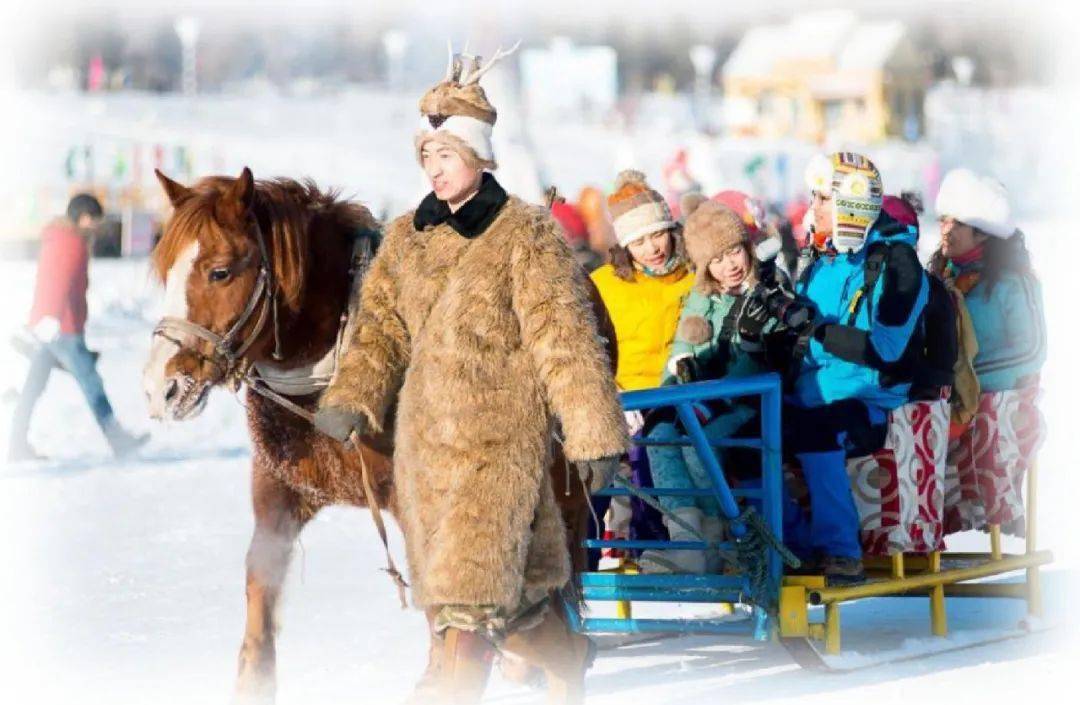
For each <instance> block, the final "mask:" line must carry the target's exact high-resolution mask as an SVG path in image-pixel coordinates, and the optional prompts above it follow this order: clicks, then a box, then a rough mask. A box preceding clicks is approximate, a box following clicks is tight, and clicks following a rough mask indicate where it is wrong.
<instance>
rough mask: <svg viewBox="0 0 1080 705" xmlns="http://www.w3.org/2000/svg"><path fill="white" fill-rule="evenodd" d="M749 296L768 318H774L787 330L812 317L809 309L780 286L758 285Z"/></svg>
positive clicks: (797, 326)
mask: <svg viewBox="0 0 1080 705" xmlns="http://www.w3.org/2000/svg"><path fill="white" fill-rule="evenodd" d="M750 296H752V297H754V298H755V299H757V300H758V301H760V302H761V303H762V304H763V305H764V306H765V310H766V311H768V312H769V317H770V318H775V319H776V320H778V321H780V323H782V324H783V325H785V326H787V327H788V328H799V327H800V326H802V325H803V324H805V323H806V322H807V321H809V320H810V318H811V317H812V316H813V311H811V310H810V308H809V307H807V306H806V305H805V304H803V303H802V302H800V301H798V300H797V299H796V298H795V297H794V296H793V295H792V294H791V293H790V292H788V291H786V290H785V289H783V288H782V287H780V286H769V285H767V284H758V285H757V286H755V287H754V289H753V290H752V291H751V292H750Z"/></svg>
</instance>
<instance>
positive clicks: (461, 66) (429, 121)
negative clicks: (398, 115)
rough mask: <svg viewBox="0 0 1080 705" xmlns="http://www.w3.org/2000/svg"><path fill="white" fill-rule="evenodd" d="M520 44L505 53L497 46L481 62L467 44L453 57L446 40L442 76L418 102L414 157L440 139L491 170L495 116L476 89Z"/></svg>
mask: <svg viewBox="0 0 1080 705" xmlns="http://www.w3.org/2000/svg"><path fill="white" fill-rule="evenodd" d="M520 45H521V42H520V41H519V42H518V43H516V44H514V46H513V47H511V48H510V49H509V50H508V51H503V50H502V48H501V47H500V48H499V49H497V50H496V51H495V55H494V56H492V57H491V59H489V60H488V61H487V63H483V62H482V57H480V56H474V55H471V54H469V53H468V49H469V45H468V43H467V42H466V44H465V47H464V48H463V49H462V51H461V53H457V54H455V53H454V48H453V45H452V44H451V43H450V42H449V41H447V44H446V48H447V62H446V75H445V76H444V77H443V80H442V81H440V82H439V83H437V84H435V85H434V86H433V87H432V88H431V89H430V90H428V92H427V93H425V94H424V96H423V98H421V99H420V113H421V115H423V119H424V126H423V131H422V132H421V134H420V135H418V136H417V144H416V146H417V154H418V156H419V150H420V147H421V146H422V145H423V143H424V142H427V141H428V140H430V139H435V138H443V139H445V140H446V141H448V142H450V143H452V144H454V145H455V146H457V147H462V146H464V147H467V148H468V149H470V150H471V151H472V152H473V153H474V154H475V156H476V157H477V161H478V162H479V164H480V166H482V167H484V168H489V169H493V168H495V162H494V157H493V154H492V151H491V128H492V126H494V124H495V120H496V118H497V116H498V114H497V112H496V110H495V107H494V106H493V105H492V104H491V103H490V102H489V101H488V99H487V95H486V94H485V93H484V89H483V88H481V87H480V79H481V78H482V77H483V76H484V75H485V74H486V73H487V72H488V71H490V70H491V69H492V68H493V67H495V65H497V64H498V63H499V62H500V61H502V60H503V59H505V58H506V57H508V56H510V55H511V54H513V53H514V52H515V51H517V48H518V47H519V46H520Z"/></svg>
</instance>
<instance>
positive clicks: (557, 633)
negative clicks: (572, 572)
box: [500, 597, 594, 705]
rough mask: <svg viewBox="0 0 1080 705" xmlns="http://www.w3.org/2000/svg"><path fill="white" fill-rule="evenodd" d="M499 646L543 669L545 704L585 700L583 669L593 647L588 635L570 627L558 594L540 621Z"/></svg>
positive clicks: (563, 704)
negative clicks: (545, 693) (545, 692)
mask: <svg viewBox="0 0 1080 705" xmlns="http://www.w3.org/2000/svg"><path fill="white" fill-rule="evenodd" d="M500 648H501V650H502V651H503V652H504V653H506V654H510V655H512V656H513V657H516V658H519V659H523V660H524V661H525V662H526V663H528V664H530V665H532V666H534V667H536V668H538V669H540V670H542V671H543V673H544V680H545V681H546V683H547V702H548V705H577V704H578V703H582V702H584V700H585V671H586V670H588V668H589V666H590V665H592V658H593V654H594V649H593V647H592V642H591V641H590V640H589V638H588V637H586V636H584V635H582V634H577V633H575V632H574V631H572V630H571V629H570V626H569V625H568V624H567V623H566V619H565V618H564V616H563V613H562V608H561V605H560V602H559V600H558V598H557V597H556V598H553V599H552V604H551V606H550V607H549V608H548V609H547V612H546V613H545V614H544V618H543V620H542V621H541V622H540V624H538V625H536V626H535V627H533V628H532V629H528V630H523V631H516V632H513V633H512V634H510V635H509V636H507V637H506V640H505V641H504V642H503V643H502V645H501V647H500Z"/></svg>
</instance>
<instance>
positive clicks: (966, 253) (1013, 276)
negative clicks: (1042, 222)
mask: <svg viewBox="0 0 1080 705" xmlns="http://www.w3.org/2000/svg"><path fill="white" fill-rule="evenodd" d="M935 209H936V210H937V214H938V219H939V222H940V224H941V246H940V247H939V249H938V250H937V252H935V253H934V256H933V257H932V258H931V260H930V270H931V271H932V272H934V273H935V274H938V275H939V276H942V277H945V278H948V279H951V280H952V281H953V283H954V284H955V285H956V288H957V289H959V290H960V291H961V292H962V293H963V294H964V304H965V305H966V306H967V310H968V313H969V314H970V316H971V324H972V328H974V329H975V340H976V341H977V342H978V352H977V353H976V355H975V359H974V361H973V364H974V368H975V374H976V376H977V377H978V380H979V387H980V389H981V391H982V392H1000V391H1004V390H1008V389H1017V388H1020V387H1023V386H1026V385H1028V384H1032V383H1034V382H1035V381H1036V378H1037V377H1038V374H1039V371H1040V370H1041V369H1042V365H1043V363H1044V362H1045V361H1046V320H1045V317H1044V315H1043V303H1042V289H1041V287H1040V286H1039V282H1038V280H1037V279H1036V278H1035V274H1034V272H1033V270H1032V268H1031V258H1030V257H1029V255H1028V251H1027V247H1026V245H1025V243H1024V235H1023V233H1021V232H1020V231H1019V230H1018V229H1017V228H1016V225H1015V224H1014V223H1013V222H1012V219H1011V217H1010V211H1009V202H1008V195H1007V194H1006V192H1005V188H1004V187H1003V186H1002V185H1001V184H1000V183H998V182H997V181H995V180H993V179H991V178H988V177H984V176H980V175H978V174H976V173H974V172H972V171H970V170H968V169H954V170H953V171H950V172H949V173H948V174H946V175H945V179H944V180H943V181H942V182H941V189H940V190H939V191H938V197H937V202H936V204H935Z"/></svg>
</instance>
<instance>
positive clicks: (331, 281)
mask: <svg viewBox="0 0 1080 705" xmlns="http://www.w3.org/2000/svg"><path fill="white" fill-rule="evenodd" d="M158 179H159V180H160V182H161V185H162V187H163V188H164V190H165V193H166V194H167V196H168V198H169V200H170V201H171V203H172V205H173V208H174V212H173V215H172V217H171V218H170V219H169V221H168V222H167V223H166V226H165V230H164V233H163V236H162V239H161V241H160V242H159V243H158V245H157V247H156V248H155V250H154V253H153V259H152V264H153V267H154V270H155V272H156V274H157V276H158V277H159V278H160V280H161V281H162V282H163V283H164V285H165V309H166V311H165V314H166V316H165V318H163V319H162V323H161V324H159V326H158V328H157V329H156V331H155V337H154V341H153V345H152V348H151V353H150V358H149V360H148V362H147V365H146V369H145V371H144V376H143V380H144V389H145V392H146V395H147V399H148V402H149V407H150V414H151V416H153V417H154V418H159V419H161V418H168V419H173V420H182V419H188V418H192V417H194V416H196V415H197V414H198V413H199V412H201V411H202V409H203V407H204V406H205V403H206V399H207V396H208V394H209V392H210V390H211V389H212V388H213V387H214V386H217V385H222V384H226V385H238V384H239V383H241V382H244V381H247V382H249V383H251V381H252V380H251V377H250V375H251V373H252V370H255V371H258V372H259V373H262V374H263V375H264V377H266V378H269V379H277V380H282V382H281V383H282V384H284V385H285V386H284V388H282V387H280V386H279V387H278V389H279V391H282V389H283V390H284V392H283V393H284V395H285V396H286V397H287V398H288V400H289V401H291V402H292V403H294V404H296V405H298V406H299V407H301V408H302V409H304V410H307V411H309V412H310V411H311V410H313V409H314V408H315V405H316V402H317V400H318V390H317V389H315V390H312V389H308V388H305V387H304V385H303V384H301V385H300V387H299V388H290V387H289V384H290V381H289V380H290V379H292V380H294V381H295V380H296V379H300V380H301V381H302V382H303V381H304V380H307V381H310V379H311V378H312V377H317V376H318V372H319V370H321V369H323V368H324V367H325V363H326V362H327V361H328V360H332V358H333V356H334V354H335V352H336V347H337V343H338V340H339V339H340V338H341V337H342V320H343V315H344V313H345V312H346V311H347V309H348V305H349V301H350V293H351V290H352V286H353V278H354V269H355V264H356V258H355V257H354V254H355V251H356V249H355V247H354V245H355V243H356V241H357V238H358V237H359V238H364V237H368V236H369V235H370V234H371V233H373V232H374V231H375V230H376V229H377V223H376V221H375V219H374V218H373V217H372V215H371V214H370V212H368V210H367V209H366V208H364V207H363V206H360V205H358V204H355V203H350V202H346V201H341V200H338V199H337V198H336V195H335V194H328V193H324V192H321V191H319V190H318V189H317V188H316V187H315V185H314V184H312V183H310V182H306V183H303V184H301V183H298V182H296V181H292V180H289V179H278V180H273V181H258V182H256V181H255V180H254V178H253V177H252V174H251V171H250V170H248V169H244V171H243V173H242V174H241V175H240V177H239V178H235V179H234V178H229V177H221V176H215V177H207V178H204V179H202V180H200V181H199V182H197V183H196V184H195V185H194V186H192V187H190V188H189V187H185V186H183V185H181V184H179V183H176V182H175V181H172V180H171V179H169V178H168V177H166V176H164V175H163V174H161V173H158ZM361 264H362V263H361ZM593 300H594V306H595V309H596V313H597V320H598V321H599V322H600V324H601V325H600V334H601V335H602V336H604V337H606V338H607V339H608V341H609V345H610V347H609V353H610V354H611V356H612V360H614V359H615V350H614V341H615V335H614V330H613V328H612V326H611V322H610V319H609V318H608V316H607V312H606V310H605V309H604V307H603V304H602V303H601V302H600V299H599V295H598V294H597V293H596V292H595V290H593ZM313 370H314V371H315V372H313ZM246 396H247V410H248V428H249V431H250V434H251V439H252V448H253V452H252V461H253V462H252V503H253V507H254V513H255V531H254V535H253V536H252V539H251V544H250V547H249V549H248V553H247V622H246V627H245V630H244V640H243V645H242V646H241V649H240V659H239V676H238V682H237V693H238V695H241V696H244V697H256V698H259V699H266V700H272V699H273V694H274V691H275V648H274V630H275V621H274V613H275V606H276V604H277V602H278V598H279V597H280V593H281V587H282V583H283V581H284V579H285V575H286V572H287V568H288V565H289V561H290V557H291V554H292V549H293V546H294V544H295V541H296V539H297V537H298V536H299V533H300V531H301V529H302V528H303V527H304V525H305V524H306V523H307V521H309V520H310V519H311V518H312V517H313V516H314V515H315V513H316V512H318V511H319V510H320V509H321V508H323V507H325V506H328V505H331V504H350V505H355V506H360V507H363V506H366V505H367V500H366V496H365V493H364V488H363V483H362V481H361V478H362V470H363V469H364V467H366V471H367V473H368V476H369V477H370V480H371V486H372V489H373V496H374V497H375V501H376V503H377V504H378V505H379V506H380V507H383V508H386V509H387V510H388V511H389V512H390V513H391V514H393V513H394V501H395V499H394V492H393V487H392V481H393V478H392V473H391V463H390V454H391V452H392V448H391V444H390V435H389V434H390V432H389V431H388V432H387V434H385V435H383V436H382V437H375V438H364V439H363V443H362V444H361V445H360V446H359V447H358V448H352V447H348V448H347V447H345V446H343V445H342V444H340V443H338V442H337V441H334V440H332V439H330V438H327V437H325V436H323V435H321V434H320V433H318V432H317V431H316V430H315V429H314V428H313V427H312V426H311V425H310V423H309V422H308V421H307V420H305V419H304V418H303V417H302V416H300V415H297V414H296V413H294V411H291V410H289V409H287V408H285V407H283V406H281V405H280V404H279V403H277V402H275V401H273V400H270V399H268V398H265V397H264V396H261V395H259V394H253V393H250V391H249V393H247V395H246ZM556 455H557V457H556V459H555V462H554V464H553V466H552V469H551V476H552V481H553V484H554V488H555V491H556V495H557V497H558V499H559V502H560V505H561V507H562V509H563V516H564V521H565V522H566V524H567V528H568V537H569V544H570V547H571V551H572V556H573V563H574V568H575V570H581V569H582V568H583V567H584V558H585V556H584V551H583V550H582V549H581V548H580V546H581V539H582V538H583V537H584V532H585V530H586V526H587V521H588V520H587V517H588V510H587V499H586V497H585V495H584V492H583V488H582V486H581V483H579V482H577V481H576V479H575V480H574V481H572V482H568V480H569V479H570V475H569V472H568V468H567V467H566V462H565V460H564V459H563V458H562V457H561V456H559V455H558V453H556Z"/></svg>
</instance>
